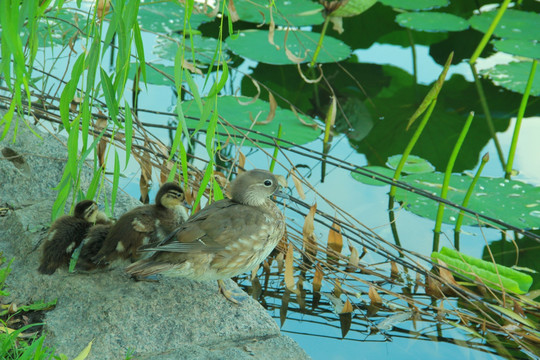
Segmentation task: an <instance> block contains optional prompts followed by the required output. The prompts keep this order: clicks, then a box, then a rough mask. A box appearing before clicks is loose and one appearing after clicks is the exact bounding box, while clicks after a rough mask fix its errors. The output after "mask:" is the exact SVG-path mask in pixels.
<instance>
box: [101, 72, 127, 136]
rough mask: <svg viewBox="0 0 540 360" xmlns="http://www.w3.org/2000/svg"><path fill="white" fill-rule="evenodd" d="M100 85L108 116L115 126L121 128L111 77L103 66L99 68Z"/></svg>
mask: <svg viewBox="0 0 540 360" xmlns="http://www.w3.org/2000/svg"><path fill="white" fill-rule="evenodd" d="M101 87H102V89H103V95H104V96H105V102H106V103H107V109H108V110H109V116H110V117H111V119H112V120H113V122H114V123H115V124H116V126H118V127H119V128H122V127H123V126H122V125H121V124H120V123H119V122H118V102H117V101H116V97H115V95H114V94H115V91H114V87H113V84H112V81H111V78H110V77H109V75H107V73H106V72H105V70H103V68H101Z"/></svg>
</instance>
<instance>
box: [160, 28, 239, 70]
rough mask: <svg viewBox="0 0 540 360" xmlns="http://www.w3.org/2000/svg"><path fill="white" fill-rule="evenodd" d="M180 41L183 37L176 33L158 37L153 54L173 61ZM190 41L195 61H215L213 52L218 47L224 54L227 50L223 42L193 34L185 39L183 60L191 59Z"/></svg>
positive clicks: (224, 59)
mask: <svg viewBox="0 0 540 360" xmlns="http://www.w3.org/2000/svg"><path fill="white" fill-rule="evenodd" d="M182 41H183V39H182V38H181V37H180V36H178V35H176V36H173V37H168V38H158V39H157V40H156V45H155V47H154V54H156V55H157V56H158V57H160V58H161V59H165V60H170V61H174V59H175V56H176V53H177V51H178V48H179V47H180V46H182V45H181V44H182ZM191 42H193V53H194V54H195V60H196V61H197V63H201V64H211V63H212V60H214V61H216V59H214V54H215V52H216V49H217V48H218V47H221V48H222V49H221V50H222V51H224V55H225V54H226V52H225V50H227V45H226V44H225V43H220V42H219V41H218V40H217V39H214V38H210V37H205V36H201V35H194V36H191V37H190V38H187V39H186V40H185V47H186V48H185V52H184V58H185V60H188V61H193V56H192V54H191V46H192V44H191ZM221 60H222V61H228V57H227V56H225V57H223V58H222V59H221Z"/></svg>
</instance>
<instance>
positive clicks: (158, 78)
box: [128, 63, 174, 86]
mask: <svg viewBox="0 0 540 360" xmlns="http://www.w3.org/2000/svg"><path fill="white" fill-rule="evenodd" d="M156 69H157V70H156ZM160 71H161V72H163V73H165V74H166V75H168V77H167V76H166V75H163V74H162V73H161V72H160ZM136 73H137V66H136V64H135V63H131V64H130V67H129V75H128V77H129V78H130V79H133V78H135V74H136ZM146 82H147V83H148V84H153V85H167V86H171V85H173V84H174V66H165V65H161V64H152V67H150V66H147V67H146Z"/></svg>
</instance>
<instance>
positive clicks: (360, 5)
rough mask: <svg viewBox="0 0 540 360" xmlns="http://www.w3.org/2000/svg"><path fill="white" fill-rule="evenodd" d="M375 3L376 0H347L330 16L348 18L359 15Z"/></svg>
mask: <svg viewBox="0 0 540 360" xmlns="http://www.w3.org/2000/svg"><path fill="white" fill-rule="evenodd" d="M376 2H377V0H349V1H347V2H345V5H344V6H340V7H339V8H337V10H336V11H333V12H332V13H331V14H330V16H334V17H349V16H356V15H360V14H361V13H363V12H364V11H366V10H367V9H369V8H370V7H372V6H373V5H374V4H375V3H376Z"/></svg>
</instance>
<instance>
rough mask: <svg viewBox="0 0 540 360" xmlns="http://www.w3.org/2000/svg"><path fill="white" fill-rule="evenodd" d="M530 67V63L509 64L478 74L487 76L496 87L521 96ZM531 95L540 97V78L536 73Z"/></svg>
mask: <svg viewBox="0 0 540 360" xmlns="http://www.w3.org/2000/svg"><path fill="white" fill-rule="evenodd" d="M531 66H532V63H530V62H528V61H522V62H511V63H509V64H503V65H497V66H495V67H494V68H491V69H485V70H482V71H480V73H481V74H483V75H487V76H488V77H489V78H490V79H491V81H493V83H494V84H495V85H497V86H502V87H504V88H506V89H508V90H511V91H515V92H518V93H521V94H523V93H524V92H525V86H526V85H527V81H528V79H529V74H530V72H531ZM531 95H534V96H540V76H538V72H537V75H536V76H535V77H534V79H533V84H532V88H531Z"/></svg>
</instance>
